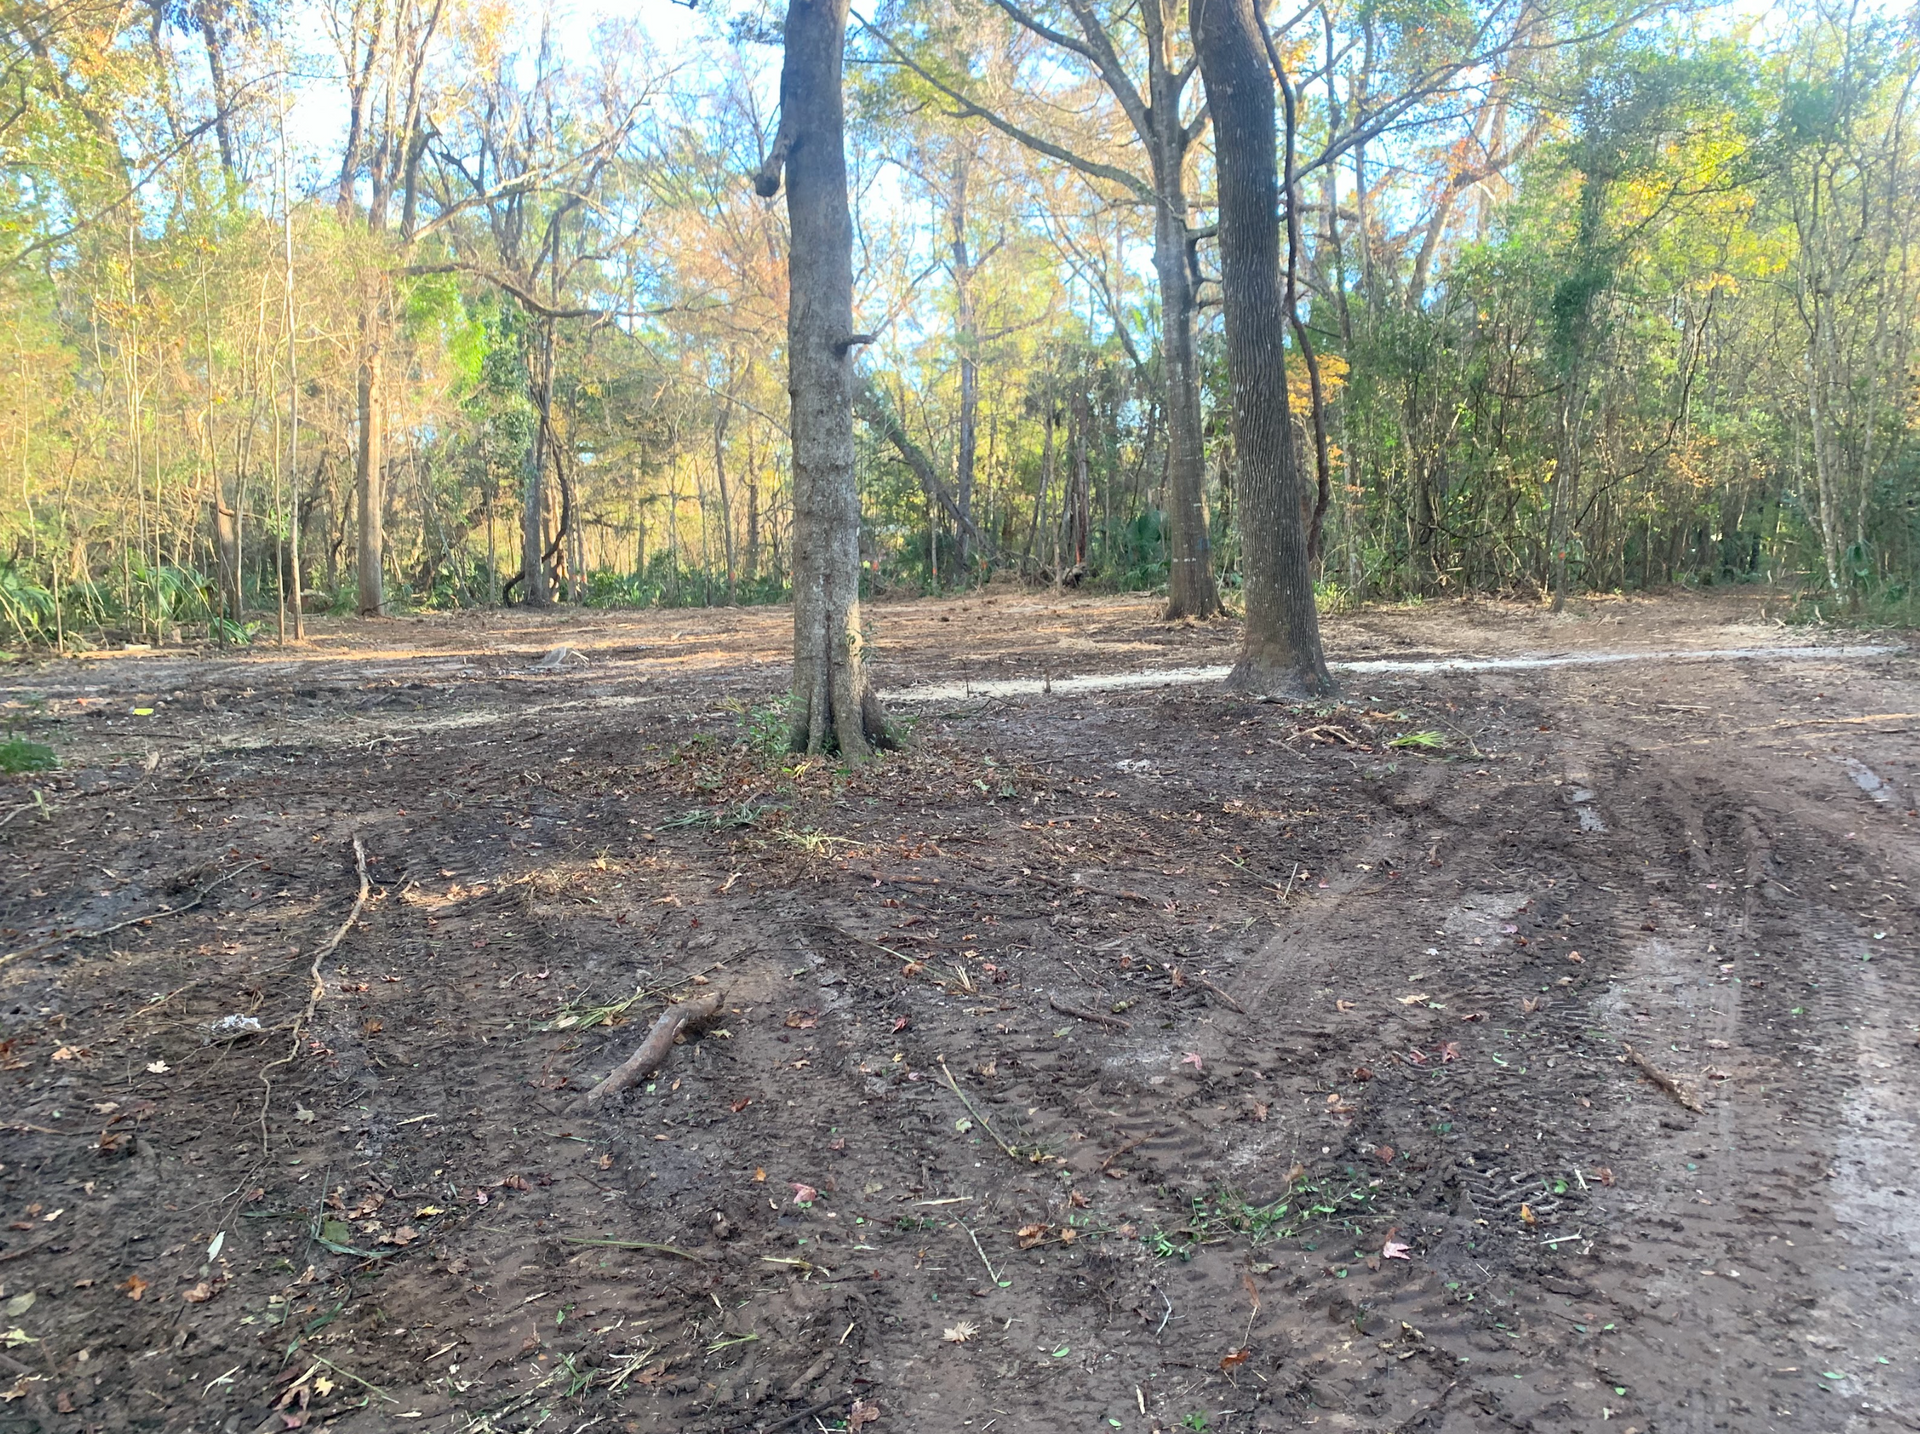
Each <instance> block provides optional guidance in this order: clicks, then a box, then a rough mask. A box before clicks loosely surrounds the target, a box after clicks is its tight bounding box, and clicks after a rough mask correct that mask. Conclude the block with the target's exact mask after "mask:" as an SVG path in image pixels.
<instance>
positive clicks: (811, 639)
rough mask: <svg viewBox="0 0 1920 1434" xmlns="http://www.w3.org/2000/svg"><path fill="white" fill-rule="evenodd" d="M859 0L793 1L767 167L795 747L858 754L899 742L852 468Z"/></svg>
mask: <svg viewBox="0 0 1920 1434" xmlns="http://www.w3.org/2000/svg"><path fill="white" fill-rule="evenodd" d="M846 34H847V0H790V3H789V5H788V7H787V23H786V55H785V60H784V63H783V65H782V67H781V71H780V129H779V133H778V134H777V135H776V136H775V138H774V145H773V152H772V153H771V154H769V155H768V156H767V161H766V163H765V164H764V165H762V166H761V168H760V172H759V173H758V174H757V175H755V176H754V189H755V190H756V191H757V192H758V193H759V194H761V195H762V196H763V197H765V198H772V196H773V195H775V194H776V193H778V192H779V189H780V180H781V173H782V170H783V169H784V171H785V175H786V186H787V223H788V230H789V233H790V236H791V237H790V239H789V247H788V255H787V390H788V393H789V395H790V396H791V399H792V420H791V427H792V438H793V728H792V744H793V748H794V750H795V751H804V752H821V751H824V750H826V749H827V748H828V747H830V746H834V745H837V746H838V748H839V751H840V755H841V756H842V757H844V758H846V759H847V760H849V761H858V760H860V759H862V758H864V757H866V756H868V755H870V753H871V752H872V750H873V749H874V748H875V747H884V746H890V745H892V743H891V739H890V738H889V737H888V735H887V727H886V720H885V717H884V715H883V714H882V712H881V710H880V702H879V699H878V698H877V697H875V696H874V692H873V688H872V686H871V684H870V683H869V682H868V680H867V675H866V669H865V667H864V665H863V664H862V661H861V648H862V645H863V640H862V638H861V634H860V494H859V490H858V489H857V488H856V487H855V486H854V472H853V395H854V374H853V349H854V346H855V345H856V344H857V343H864V342H869V340H868V339H867V337H866V336H865V335H856V334H855V333H854V332H853V217H852V215H851V213H850V212H849V211H848V208H847V157H846V109H845V103H844V100H843V97H842V94H841V88H840V74H841V62H842V54H843V51H844V50H845V48H846Z"/></svg>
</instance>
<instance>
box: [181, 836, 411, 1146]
mask: <svg viewBox="0 0 1920 1434" xmlns="http://www.w3.org/2000/svg"><path fill="white" fill-rule="evenodd" d="M256 865H264V863H256ZM353 870H354V875H355V876H357V877H358V878H359V879H360V890H359V892H358V893H357V894H356V895H355V896H354V898H353V909H352V910H350V911H349V912H347V919H346V920H345V921H343V922H341V923H340V924H339V925H338V926H337V927H335V928H334V932H333V935H331V936H329V937H328V938H327V939H326V940H325V941H322V942H321V943H320V945H319V947H318V948H317V949H316V950H315V951H314V953H313V961H312V963H311V964H310V965H309V966H308V967H307V987H308V989H307V1008H306V1010H304V1011H302V1012H301V1013H300V1016H299V1019H297V1020H296V1021H295V1022H294V1023H293V1040H292V1041H291V1042H290V1043H289V1044H288V1047H287V1053H286V1054H285V1055H284V1056H282V1057H280V1059H279V1060H277V1061H268V1062H267V1063H266V1064H265V1065H264V1066H262V1067H261V1068H260V1084H261V1086H262V1087H263V1089H262V1090H261V1093H260V1153H261V1155H262V1156H267V1155H271V1154H272V1151H273V1147H272V1145H271V1144H270V1143H269V1138H268V1135H267V1112H268V1111H269V1110H271V1109H272V1108H273V1073H274V1071H275V1070H277V1069H279V1068H280V1067H281V1066H286V1065H292V1064H293V1062H294V1061H295V1059H296V1058H298V1056H299V1054H300V1037H301V1036H302V1035H303V1034H305V1032H306V1029H307V1027H308V1026H309V1025H311V1024H312V1022H313V1013H314V1011H315V1010H317V1009H318V1008H319V1005H320V998H321V997H322V996H324V995H325V994H326V993H327V984H326V982H324V981H322V980H321V979H320V963H321V962H323V961H325V960H326V959H327V957H329V956H331V955H332V954H333V953H334V951H335V950H337V949H338V948H339V945H340V943H341V942H342V941H344V940H346V939H347V933H348V932H349V931H351V930H353V923H354V922H356V921H358V920H359V919H360V913H361V912H363V911H365V910H366V909H367V897H368V896H369V895H371V894H372V892H373V879H372V878H371V877H369V876H368V875H367V845H366V843H365V842H363V841H361V840H360V836H359V834H358V833H357V832H356V833H355V834H354V838H353ZM232 874H233V873H231V872H229V873H228V875H232ZM221 879H222V880H223V881H224V880H225V879H226V878H225V877H222V878H221ZM207 890H208V891H210V890H212V887H211V886H209V887H208V888H207ZM205 894H206V893H205V892H204V891H203V892H202V893H201V895H203V896H204V895H205Z"/></svg>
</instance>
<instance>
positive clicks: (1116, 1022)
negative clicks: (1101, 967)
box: [1047, 996, 1133, 1031]
mask: <svg viewBox="0 0 1920 1434" xmlns="http://www.w3.org/2000/svg"><path fill="white" fill-rule="evenodd" d="M1047 1004H1048V1005H1049V1006H1051V1007H1053V1009H1054V1010H1056V1011H1058V1012H1059V1013H1060V1014H1061V1015H1063V1016H1077V1017H1079V1018H1080V1019H1081V1020H1083V1021H1092V1022H1093V1023H1094V1025H1096V1026H1105V1027H1106V1028H1107V1029H1108V1030H1110V1031H1130V1030H1132V1029H1133V1022H1132V1021H1123V1020H1121V1019H1120V1018H1119V1017H1118V1016H1103V1015H1101V1014H1100V1013H1099V1012H1098V1011H1083V1010H1081V1009H1080V1008H1079V1007H1078V1006H1069V1005H1067V1004H1066V1003H1065V1002H1064V1001H1062V1000H1060V999H1059V998H1058V997H1056V996H1049V997H1047Z"/></svg>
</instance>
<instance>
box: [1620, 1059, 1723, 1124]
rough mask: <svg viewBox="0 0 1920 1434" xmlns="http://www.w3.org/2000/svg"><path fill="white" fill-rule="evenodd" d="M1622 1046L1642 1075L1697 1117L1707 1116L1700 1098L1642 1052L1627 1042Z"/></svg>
mask: <svg viewBox="0 0 1920 1434" xmlns="http://www.w3.org/2000/svg"><path fill="white" fill-rule="evenodd" d="M1620 1046H1621V1049H1622V1050H1624V1051H1626V1053H1627V1059H1628V1060H1630V1061H1632V1062H1633V1063H1634V1064H1635V1065H1636V1066H1638V1067H1639V1068H1640V1073H1641V1074H1642V1075H1644V1076H1646V1078H1647V1079H1648V1080H1650V1081H1652V1082H1653V1083H1654V1084H1655V1085H1657V1086H1659V1087H1660V1089H1662V1090H1663V1091H1665V1092H1666V1093H1667V1094H1668V1095H1670V1096H1672V1097H1673V1098H1674V1099H1675V1100H1677V1101H1679V1102H1680V1104H1681V1105H1683V1106H1685V1107H1686V1108H1687V1109H1688V1110H1690V1111H1692V1112H1693V1113H1694V1114H1695V1115H1704V1114H1706V1110H1707V1108H1706V1106H1704V1105H1702V1104H1701V1103H1700V1098H1699V1097H1698V1096H1696V1095H1694V1094H1693V1093H1692V1092H1691V1091H1689V1090H1688V1089H1687V1088H1686V1087H1685V1086H1683V1085H1681V1084H1680V1082H1679V1081H1677V1080H1675V1079H1674V1078H1673V1077H1672V1076H1670V1075H1668V1074H1667V1073H1666V1072H1665V1071H1663V1070H1661V1069H1660V1067H1658V1066H1657V1065H1655V1064H1654V1063H1653V1062H1652V1061H1650V1060H1648V1059H1647V1058H1646V1057H1645V1056H1643V1055H1641V1054H1640V1052H1638V1051H1636V1050H1635V1049H1634V1048H1633V1047H1632V1046H1630V1045H1628V1044H1627V1043H1626V1042H1625V1041H1622V1042H1621V1043H1620Z"/></svg>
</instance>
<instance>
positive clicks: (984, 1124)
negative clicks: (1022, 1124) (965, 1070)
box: [940, 1060, 1025, 1162]
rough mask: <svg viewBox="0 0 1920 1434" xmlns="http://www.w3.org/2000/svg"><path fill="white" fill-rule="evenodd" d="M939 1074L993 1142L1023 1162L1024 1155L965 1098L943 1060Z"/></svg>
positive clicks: (1010, 1155)
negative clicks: (1001, 1135) (1001, 1136)
mask: <svg viewBox="0 0 1920 1434" xmlns="http://www.w3.org/2000/svg"><path fill="white" fill-rule="evenodd" d="M940 1074H941V1075H943V1076H945V1077H946V1078H947V1089H949V1090H951V1091H952V1092H953V1093H954V1094H955V1095H957V1096H959V1097H960V1104H962V1105H964V1106H965V1107H966V1108H967V1114H968V1115H970V1116H972V1117H973V1118H974V1119H975V1120H977V1121H979V1122H980V1127H981V1129H983V1130H985V1131H986V1132H987V1134H988V1135H991V1136H992V1137H993V1143H994V1144H995V1145H997V1146H999V1147H1000V1148H1001V1149H1002V1150H1004V1151H1006V1153H1007V1154H1008V1156H1009V1157H1011V1158H1012V1159H1014V1160H1020V1161H1022V1162H1024V1160H1025V1157H1024V1156H1022V1155H1021V1154H1020V1152H1019V1151H1017V1150H1015V1149H1014V1148H1013V1147H1012V1146H1011V1145H1009V1144H1007V1142H1006V1141H1004V1140H1002V1139H1001V1138H1000V1132H999V1131H997V1130H995V1129H994V1128H993V1123H992V1122H991V1121H989V1120H988V1119H987V1118H986V1117H985V1116H984V1115H982V1114H981V1113H980V1112H979V1110H978V1109H977V1108H976V1107H975V1106H974V1103H973V1102H972V1101H970V1100H968V1099H967V1093H966V1092H965V1091H963V1090H962V1089H960V1084H959V1082H958V1081H956V1080H954V1078H953V1072H952V1071H950V1070H948V1069H947V1063H946V1062H945V1061H944V1060H943V1061H941V1062H940Z"/></svg>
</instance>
